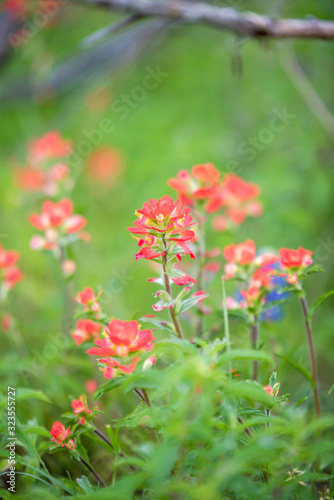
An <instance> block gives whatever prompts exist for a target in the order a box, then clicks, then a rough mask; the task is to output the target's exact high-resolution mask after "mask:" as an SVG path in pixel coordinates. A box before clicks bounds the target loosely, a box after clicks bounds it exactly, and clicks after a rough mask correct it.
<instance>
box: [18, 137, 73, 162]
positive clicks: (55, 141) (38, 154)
mask: <svg viewBox="0 0 334 500" xmlns="http://www.w3.org/2000/svg"><path fill="white" fill-rule="evenodd" d="M28 151H29V153H30V156H31V161H32V163H43V162H45V161H48V160H53V159H58V158H63V157H64V156H67V155H68V154H70V153H71V152H72V143H71V142H70V141H67V140H65V139H63V137H62V136H61V134H60V133H59V132H58V131H56V130H55V131H51V132H47V133H46V134H45V135H43V136H42V137H39V138H37V139H34V140H32V141H31V142H30V144H29V146H28Z"/></svg>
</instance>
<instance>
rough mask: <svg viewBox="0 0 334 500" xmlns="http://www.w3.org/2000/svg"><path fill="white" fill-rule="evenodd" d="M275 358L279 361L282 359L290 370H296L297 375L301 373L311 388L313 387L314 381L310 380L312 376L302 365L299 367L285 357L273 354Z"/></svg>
mask: <svg viewBox="0 0 334 500" xmlns="http://www.w3.org/2000/svg"><path fill="white" fill-rule="evenodd" d="M275 356H277V357H278V358H279V359H283V361H285V362H286V363H288V364H289V365H290V366H292V368H294V369H295V370H297V371H298V372H299V373H301V374H302V375H303V376H304V377H305V378H306V379H307V380H308V381H309V382H310V384H311V386H312V387H315V384H314V380H313V378H312V375H311V374H310V373H309V372H308V371H307V370H306V368H304V366H303V365H300V364H299V363H296V362H295V361H293V360H292V359H290V358H287V357H286V356H282V355H281V354H277V353H275Z"/></svg>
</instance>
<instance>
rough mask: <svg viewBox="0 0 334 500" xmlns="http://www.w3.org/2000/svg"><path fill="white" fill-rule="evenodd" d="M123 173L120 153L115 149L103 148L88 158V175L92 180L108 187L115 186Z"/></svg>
mask: <svg viewBox="0 0 334 500" xmlns="http://www.w3.org/2000/svg"><path fill="white" fill-rule="evenodd" d="M122 172H123V162H122V158H121V154H120V152H119V151H118V150H117V149H115V148H110V147H108V146H103V147H100V148H98V149H96V150H95V151H93V153H92V154H91V155H90V157H89V158H88V170H87V173H88V175H89V177H90V178H91V179H93V180H94V181H96V182H99V183H100V184H103V185H104V186H106V187H110V186H113V185H115V184H116V183H117V182H118V181H119V179H120V176H121V174H122Z"/></svg>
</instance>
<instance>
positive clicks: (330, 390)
mask: <svg viewBox="0 0 334 500" xmlns="http://www.w3.org/2000/svg"><path fill="white" fill-rule="evenodd" d="M333 391H334V384H333V385H332V387H331V388H330V389H329V391H328V396H330V395H331V393H332V392H333Z"/></svg>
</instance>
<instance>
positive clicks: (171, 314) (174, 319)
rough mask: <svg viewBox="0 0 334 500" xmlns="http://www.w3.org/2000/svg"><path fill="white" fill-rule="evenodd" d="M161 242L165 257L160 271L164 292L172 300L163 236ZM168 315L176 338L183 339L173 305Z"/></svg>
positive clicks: (165, 245)
mask: <svg viewBox="0 0 334 500" xmlns="http://www.w3.org/2000/svg"><path fill="white" fill-rule="evenodd" d="M162 241H163V243H164V248H165V255H164V256H163V261H162V269H163V273H164V281H165V289H166V292H167V293H168V294H169V295H170V297H171V299H172V300H173V298H172V293H171V289H170V284H169V276H168V274H167V273H166V266H167V244H166V240H165V237H164V236H163V237H162ZM169 314H170V317H171V320H172V321H173V324H174V328H175V331H176V333H177V334H178V336H179V338H180V339H183V335H182V331H181V327H180V324H179V322H178V320H177V317H176V314H175V310H174V307H173V305H172V306H171V307H170V308H169Z"/></svg>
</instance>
